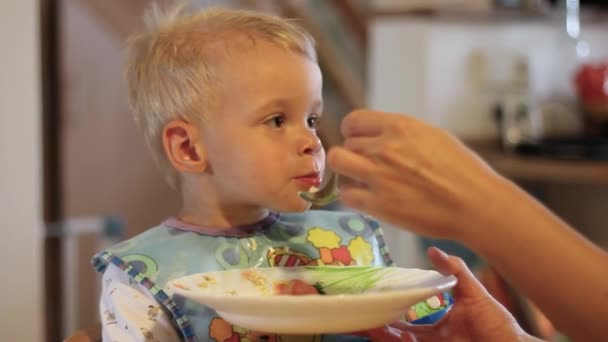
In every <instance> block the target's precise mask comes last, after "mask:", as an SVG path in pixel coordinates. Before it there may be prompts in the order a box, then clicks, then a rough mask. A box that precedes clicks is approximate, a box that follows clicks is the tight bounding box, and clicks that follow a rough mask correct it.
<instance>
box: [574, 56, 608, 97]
mask: <svg viewBox="0 0 608 342" xmlns="http://www.w3.org/2000/svg"><path fill="white" fill-rule="evenodd" d="M574 83H575V85H576V90H577V93H578V96H579V98H580V99H581V101H582V102H583V103H584V104H585V105H586V104H597V103H598V102H600V103H601V102H608V61H607V62H603V63H598V64H583V66H581V68H580V69H579V70H578V72H577V73H576V77H575V79H574Z"/></svg>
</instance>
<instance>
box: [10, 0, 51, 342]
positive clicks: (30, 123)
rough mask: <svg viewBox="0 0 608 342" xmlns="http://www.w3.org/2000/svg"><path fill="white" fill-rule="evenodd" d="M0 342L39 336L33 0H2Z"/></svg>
mask: <svg viewBox="0 0 608 342" xmlns="http://www.w3.org/2000/svg"><path fill="white" fill-rule="evenodd" d="M0 42H2V52H1V53H0V218H1V219H2V232H1V233H2V235H1V236H0V270H2V281H0V294H1V295H0V298H2V315H1V319H0V340H1V341H28V342H29V341H32V342H35V341H41V340H42V337H43V320H42V307H43V306H42V303H43V302H42V278H43V277H42V267H41V261H42V258H41V252H42V244H41V241H42V240H41V229H40V222H41V204H42V203H41V178H40V176H41V151H40V147H41V146H40V136H41V135H40V122H41V113H40V109H41V106H40V94H39V88H40V72H39V63H38V61H39V57H38V56H39V49H38V1H35V0H2V1H0Z"/></svg>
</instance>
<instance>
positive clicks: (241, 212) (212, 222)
mask: <svg viewBox="0 0 608 342" xmlns="http://www.w3.org/2000/svg"><path fill="white" fill-rule="evenodd" d="M268 214H269V210H268V209H266V208H261V207H258V206H244V205H226V204H223V205H222V204H219V203H207V201H204V200H200V201H193V200H192V198H184V201H183V206H182V208H181V210H180V212H179V214H178V216H177V218H178V219H179V220H181V221H183V222H186V223H188V224H191V225H195V226H199V227H208V228H219V229H221V228H230V227H237V226H242V225H246V224H252V223H255V222H258V221H260V220H262V219H264V218H265V217H266V216H268Z"/></svg>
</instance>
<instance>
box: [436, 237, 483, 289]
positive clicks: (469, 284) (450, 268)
mask: <svg viewBox="0 0 608 342" xmlns="http://www.w3.org/2000/svg"><path fill="white" fill-rule="evenodd" d="M427 255H428V257H429V260H430V261H431V264H432V265H433V267H434V268H435V269H436V270H437V271H439V272H440V273H442V274H444V275H454V276H455V277H456V278H457V279H458V285H456V288H455V289H454V290H455V292H457V293H458V296H465V297H478V296H479V295H480V294H482V295H487V291H486V289H485V288H484V287H483V285H481V283H480V282H479V281H478V280H477V278H475V276H474V275H473V273H472V272H471V270H469V268H468V267H467V265H466V264H465V263H464V261H463V260H462V259H461V258H459V257H455V256H450V255H447V254H445V253H444V252H443V251H442V250H440V249H439V248H436V247H431V248H429V249H428V251H427Z"/></svg>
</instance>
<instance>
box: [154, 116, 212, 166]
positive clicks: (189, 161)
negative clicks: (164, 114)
mask: <svg viewBox="0 0 608 342" xmlns="http://www.w3.org/2000/svg"><path fill="white" fill-rule="evenodd" d="M162 139H163V147H164V148H165V153H166V154H167V158H168V159H169V162H170V163H171V165H173V167H174V168H175V169H176V170H177V171H179V172H187V173H201V172H204V171H205V170H206V169H207V155H206V154H205V149H204V146H203V141H202V137H201V135H200V130H199V129H198V128H197V127H196V126H195V125H192V124H190V123H187V122H185V121H183V120H173V121H170V122H168V123H167V124H166V125H165V127H164V128H163V136H162Z"/></svg>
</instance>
